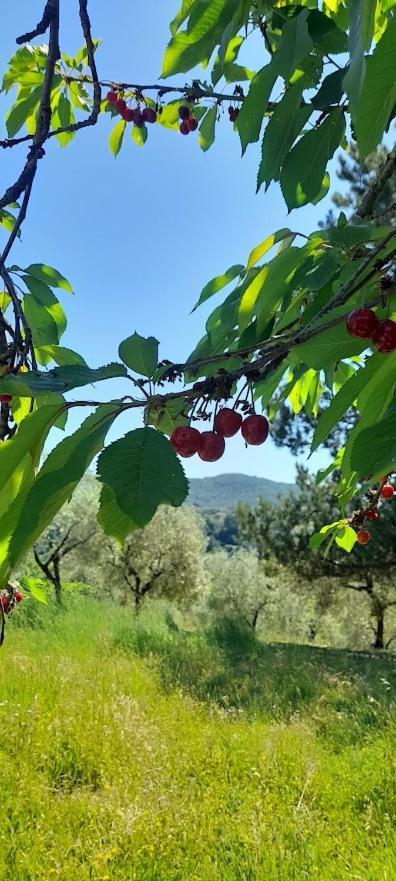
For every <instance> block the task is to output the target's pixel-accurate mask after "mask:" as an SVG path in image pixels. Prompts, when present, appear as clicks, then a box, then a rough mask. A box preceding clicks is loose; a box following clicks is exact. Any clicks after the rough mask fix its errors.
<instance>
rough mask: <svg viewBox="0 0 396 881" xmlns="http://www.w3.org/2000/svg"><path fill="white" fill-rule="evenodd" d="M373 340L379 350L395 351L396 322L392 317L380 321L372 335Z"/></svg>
mask: <svg viewBox="0 0 396 881" xmlns="http://www.w3.org/2000/svg"><path fill="white" fill-rule="evenodd" d="M372 341H373V343H374V345H375V348H376V349H378V351H379V352H393V351H394V350H395V349H396V323H395V322H394V321H391V319H390V318H386V320H385V321H380V322H379V323H378V325H377V327H376V329H375V331H374V333H373V335H372Z"/></svg>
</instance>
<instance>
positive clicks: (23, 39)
mask: <svg viewBox="0 0 396 881" xmlns="http://www.w3.org/2000/svg"><path fill="white" fill-rule="evenodd" d="M51 17H52V2H51V0H47V3H46V4H45V9H44V12H43V14H42V17H41V20H40V21H39V23H38V25H36V27H35V28H34V30H33V31H28V33H27V34H22V36H20V37H17V38H16V42H17V43H18V45H19V46H21V45H22V43H30V41H31V40H34V38H35V37H38V36H40V34H45V32H46V30H47V28H48V26H49V24H50V21H51Z"/></svg>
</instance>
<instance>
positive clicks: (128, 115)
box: [121, 107, 135, 122]
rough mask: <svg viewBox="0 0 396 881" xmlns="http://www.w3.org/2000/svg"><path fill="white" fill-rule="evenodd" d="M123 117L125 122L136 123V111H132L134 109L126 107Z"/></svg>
mask: <svg viewBox="0 0 396 881" xmlns="http://www.w3.org/2000/svg"><path fill="white" fill-rule="evenodd" d="M121 116H122V117H123V118H124V119H125V122H134V121H135V111H134V110H132V107H126V108H125V110H124V111H123V112H122V113H121Z"/></svg>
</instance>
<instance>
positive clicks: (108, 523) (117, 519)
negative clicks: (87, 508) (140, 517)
mask: <svg viewBox="0 0 396 881" xmlns="http://www.w3.org/2000/svg"><path fill="white" fill-rule="evenodd" d="M97 519H98V523H99V526H101V527H102V529H103V532H104V533H105V534H106V535H110V536H112V537H113V538H115V539H117V541H118V542H119V543H120V544H121V545H123V544H124V541H125V539H126V537H127V535H129V533H130V532H132V531H133V530H134V529H136V528H137V527H136V525H135V524H134V523H133V522H132V520H131V519H130V517H128V516H127V515H126V514H124V512H123V511H121V508H120V506H119V505H118V504H117V498H116V494H115V492H114V491H113V490H112V489H111V487H110V486H106V484H103V486H102V490H101V493H100V500H99V511H98V517H97Z"/></svg>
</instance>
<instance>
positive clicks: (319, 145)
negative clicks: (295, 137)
mask: <svg viewBox="0 0 396 881" xmlns="http://www.w3.org/2000/svg"><path fill="white" fill-rule="evenodd" d="M344 131H345V117H344V114H343V112H342V110H332V111H331V112H330V113H329V114H328V116H327V117H326V119H324V120H323V122H322V123H321V124H320V126H319V127H318V128H315V129H313V130H312V131H309V132H307V133H306V134H305V135H303V137H302V138H300V140H299V141H298V143H297V144H296V145H295V147H293V148H292V150H291V151H290V152H289V153H288V155H287V157H286V160H285V163H284V165H283V168H282V171H281V175H280V182H281V188H282V193H283V196H284V198H285V202H286V204H287V207H288V209H289V211H291V210H292V208H297V207H299V206H301V205H305V204H306V203H307V202H313V201H314V200H315V198H316V197H318V196H319V195H320V192H321V187H322V185H323V177H324V174H325V171H326V166H327V163H328V161H329V160H330V159H331V158H332V156H333V155H334V153H335V151H336V149H337V147H338V146H339V144H340V143H341V140H342V138H343V136H344ZM308 157H309V161H308Z"/></svg>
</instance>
